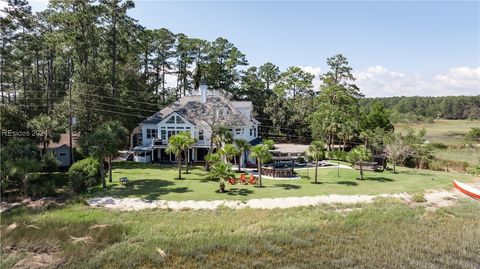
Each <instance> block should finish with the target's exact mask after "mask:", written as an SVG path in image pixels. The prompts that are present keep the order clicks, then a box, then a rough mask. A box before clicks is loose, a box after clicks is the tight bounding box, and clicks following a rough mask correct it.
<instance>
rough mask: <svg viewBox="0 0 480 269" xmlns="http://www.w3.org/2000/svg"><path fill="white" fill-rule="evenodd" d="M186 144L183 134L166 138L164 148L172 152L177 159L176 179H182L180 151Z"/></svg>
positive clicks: (169, 152)
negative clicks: (165, 146)
mask: <svg viewBox="0 0 480 269" xmlns="http://www.w3.org/2000/svg"><path fill="white" fill-rule="evenodd" d="M186 144H187V143H186V137H185V135H182V134H177V135H174V136H171V137H170V138H169V139H168V146H167V149H166V150H165V152H166V153H168V154H174V155H175V158H176V159H177V166H178V179H182V152H183V151H184V150H185V147H186V146H185V145H186Z"/></svg>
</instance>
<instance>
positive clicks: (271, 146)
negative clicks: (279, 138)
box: [262, 139, 275, 149]
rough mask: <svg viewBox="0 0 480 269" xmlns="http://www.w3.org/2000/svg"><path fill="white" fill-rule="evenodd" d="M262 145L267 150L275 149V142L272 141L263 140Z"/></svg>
mask: <svg viewBox="0 0 480 269" xmlns="http://www.w3.org/2000/svg"><path fill="white" fill-rule="evenodd" d="M262 143H263V144H264V145H265V146H267V149H275V141H273V140H272V139H264V140H263V142H262Z"/></svg>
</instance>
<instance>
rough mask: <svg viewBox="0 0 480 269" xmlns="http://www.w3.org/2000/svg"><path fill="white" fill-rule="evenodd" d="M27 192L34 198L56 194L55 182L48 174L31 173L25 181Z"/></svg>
mask: <svg viewBox="0 0 480 269" xmlns="http://www.w3.org/2000/svg"><path fill="white" fill-rule="evenodd" d="M24 189H25V194H26V195H27V196H29V197H32V198H40V197H45V196H55V194H56V193H55V182H54V181H53V179H52V177H51V176H50V175H48V174H43V175H40V174H30V175H29V177H27V179H26V180H25V181H24Z"/></svg>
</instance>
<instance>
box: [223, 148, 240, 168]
mask: <svg viewBox="0 0 480 269" xmlns="http://www.w3.org/2000/svg"><path fill="white" fill-rule="evenodd" d="M221 152H222V154H223V156H224V159H225V160H226V161H227V162H230V160H231V159H232V158H233V159H234V164H235V165H236V164H237V155H238V153H239V152H238V149H237V148H236V147H235V146H234V145H233V144H225V146H223V148H222V150H221Z"/></svg>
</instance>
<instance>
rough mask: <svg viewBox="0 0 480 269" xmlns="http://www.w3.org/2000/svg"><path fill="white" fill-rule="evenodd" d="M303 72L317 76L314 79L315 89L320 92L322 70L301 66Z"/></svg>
mask: <svg viewBox="0 0 480 269" xmlns="http://www.w3.org/2000/svg"><path fill="white" fill-rule="evenodd" d="M299 67H300V68H301V69H302V70H303V71H305V72H308V73H310V74H312V75H315V78H314V79H313V89H314V90H318V89H319V88H320V77H319V76H320V74H321V73H322V69H320V67H316V66H302V65H301V66H299Z"/></svg>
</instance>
